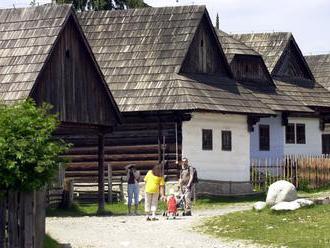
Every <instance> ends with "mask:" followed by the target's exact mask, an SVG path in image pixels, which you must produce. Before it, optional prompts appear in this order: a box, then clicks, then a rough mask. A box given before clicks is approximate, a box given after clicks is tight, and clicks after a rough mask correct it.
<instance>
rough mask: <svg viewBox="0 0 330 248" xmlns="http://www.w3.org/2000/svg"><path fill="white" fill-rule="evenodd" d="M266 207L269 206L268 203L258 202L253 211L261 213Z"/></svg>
mask: <svg viewBox="0 0 330 248" xmlns="http://www.w3.org/2000/svg"><path fill="white" fill-rule="evenodd" d="M266 206H267V204H266V202H262V201H258V202H256V203H254V205H253V209H255V210H256V211H261V210H263V209H264V208H265V207H266Z"/></svg>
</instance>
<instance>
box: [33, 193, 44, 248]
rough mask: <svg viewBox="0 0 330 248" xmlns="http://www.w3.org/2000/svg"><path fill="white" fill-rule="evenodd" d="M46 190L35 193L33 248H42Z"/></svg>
mask: <svg viewBox="0 0 330 248" xmlns="http://www.w3.org/2000/svg"><path fill="white" fill-rule="evenodd" d="M45 202H46V190H45V189H41V190H39V191H37V192H35V204H34V216H35V220H34V222H35V233H34V237H35V242H34V245H35V248H43V243H44V238H45V230H46V206H45V204H46V203H45Z"/></svg>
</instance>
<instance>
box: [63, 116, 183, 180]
mask: <svg viewBox="0 0 330 248" xmlns="http://www.w3.org/2000/svg"><path fill="white" fill-rule="evenodd" d="M181 123H182V122H181V119H180V116H175V115H161V116H156V115H143V114H141V113H140V114H139V113H135V114H129V115H126V116H125V115H124V121H123V125H121V126H118V127H117V128H116V129H115V130H114V132H113V133H111V134H107V135H106V136H105V149H104V150H105V163H106V166H105V168H106V169H107V164H108V163H110V164H111V165H112V168H113V176H114V177H117V178H118V177H122V176H125V175H126V172H125V166H127V165H128V164H130V163H135V164H136V166H137V168H138V169H139V170H140V171H141V173H142V175H145V174H146V172H147V171H148V170H149V169H151V168H152V167H153V166H154V165H155V164H157V163H158V161H160V160H162V159H163V153H162V152H163V148H161V145H162V144H163V143H164V144H165V154H164V158H165V160H167V161H168V164H167V166H166V168H165V174H166V175H167V176H169V177H171V178H173V177H175V178H177V173H178V165H177V163H176V161H177V160H180V159H181V144H182V132H181V130H182V128H181V125H182V124H181ZM57 137H61V138H64V139H65V140H66V141H68V142H71V143H72V144H74V146H73V148H72V149H71V150H70V151H69V153H68V154H67V155H66V156H68V157H69V158H70V160H71V161H70V163H68V165H67V169H66V177H67V178H73V179H75V181H85V182H86V181H96V180H97V136H96V135H93V134H80V135H67V134H65V133H62V134H61V130H59V131H58V134H57Z"/></svg>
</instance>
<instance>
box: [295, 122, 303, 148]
mask: <svg viewBox="0 0 330 248" xmlns="http://www.w3.org/2000/svg"><path fill="white" fill-rule="evenodd" d="M295 126H296V143H297V144H306V124H304V123H296V125H295ZM298 127H302V128H303V133H300V135H302V137H298V136H299V133H298ZM298 138H302V140H300V139H298Z"/></svg>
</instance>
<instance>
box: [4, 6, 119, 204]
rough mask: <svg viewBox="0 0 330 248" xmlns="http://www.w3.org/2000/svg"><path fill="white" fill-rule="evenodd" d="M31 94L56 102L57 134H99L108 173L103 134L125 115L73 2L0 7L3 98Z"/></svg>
mask: <svg viewBox="0 0 330 248" xmlns="http://www.w3.org/2000/svg"><path fill="white" fill-rule="evenodd" d="M27 98H32V99H34V100H35V102H36V103H37V104H38V105H39V104H42V103H43V102H47V103H50V104H51V105H53V110H52V111H53V113H58V118H59V120H60V121H61V125H60V127H59V128H58V130H57V131H56V136H57V137H60V138H63V139H64V140H68V141H69V138H70V137H71V136H72V135H84V134H90V135H92V136H94V137H96V138H97V141H98V142H97V144H96V145H97V146H96V148H95V156H96V157H97V161H98V166H99V168H100V171H101V172H102V173H100V175H102V176H103V158H104V156H103V150H104V147H103V136H104V134H106V133H108V132H111V130H112V129H114V127H116V126H117V124H118V123H120V121H121V115H120V113H119V110H118V107H117V105H116V103H115V101H114V99H113V97H112V95H111V93H110V90H109V88H108V86H107V84H106V82H105V80H104V77H103V75H102V73H101V70H100V68H99V66H98V64H97V63H96V60H95V58H94V55H93V53H92V51H91V49H90V46H89V45H88V42H87V40H86V38H85V36H84V34H83V32H82V30H81V28H80V26H79V23H78V20H77V17H76V15H75V13H74V11H73V10H72V8H71V6H70V5H61V6H54V5H43V6H40V7H31V8H22V9H3V10H0V101H1V103H3V104H11V103H15V102H17V101H22V100H25V99H27ZM73 150H75V147H73ZM76 154H77V156H78V157H79V156H80V158H81V156H83V155H81V153H80V152H79V151H76ZM81 159H82V158H81ZM100 180H101V181H100V187H101V190H102V187H103V182H102V177H100ZM101 193H102V192H101ZM101 196H102V194H101ZM101 200H102V199H101ZM101 203H102V202H101Z"/></svg>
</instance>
